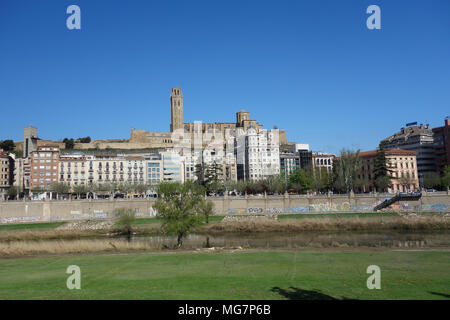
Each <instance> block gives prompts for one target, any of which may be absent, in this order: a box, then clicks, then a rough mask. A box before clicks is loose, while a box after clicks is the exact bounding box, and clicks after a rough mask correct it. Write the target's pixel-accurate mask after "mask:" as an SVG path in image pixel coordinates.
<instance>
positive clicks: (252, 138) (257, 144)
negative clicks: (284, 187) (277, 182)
mask: <svg viewBox="0 0 450 320" xmlns="http://www.w3.org/2000/svg"><path fill="white" fill-rule="evenodd" d="M236 141H237V147H236V155H237V156H236V162H237V178H238V179H239V180H261V179H265V178H267V177H269V176H272V175H277V174H280V153H279V152H280V151H279V138H278V130H277V129H273V130H260V131H259V132H258V131H257V129H256V128H255V127H249V128H248V130H247V131H246V132H245V133H242V134H240V135H239V136H238V137H237V139H236Z"/></svg>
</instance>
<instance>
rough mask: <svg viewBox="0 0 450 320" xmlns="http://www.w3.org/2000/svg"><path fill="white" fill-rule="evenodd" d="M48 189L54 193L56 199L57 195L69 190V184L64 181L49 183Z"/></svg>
mask: <svg viewBox="0 0 450 320" xmlns="http://www.w3.org/2000/svg"><path fill="white" fill-rule="evenodd" d="M50 191H52V192H54V193H56V199H59V195H61V194H67V193H69V192H70V186H69V185H68V184H66V183H63V182H58V183H54V184H52V185H51V187H50Z"/></svg>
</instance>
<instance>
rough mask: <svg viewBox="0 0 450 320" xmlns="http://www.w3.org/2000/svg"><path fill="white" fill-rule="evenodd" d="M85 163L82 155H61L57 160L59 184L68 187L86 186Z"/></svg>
mask: <svg viewBox="0 0 450 320" xmlns="http://www.w3.org/2000/svg"><path fill="white" fill-rule="evenodd" d="M87 173H88V172H87V163H86V157H84V156H83V155H61V156H60V158H59V182H63V183H66V184H68V185H70V186H76V185H86V184H87V181H88V179H87V177H88V175H87Z"/></svg>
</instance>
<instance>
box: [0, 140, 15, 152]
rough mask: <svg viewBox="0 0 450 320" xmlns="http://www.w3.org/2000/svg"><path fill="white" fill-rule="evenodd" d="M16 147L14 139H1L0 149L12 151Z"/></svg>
mask: <svg viewBox="0 0 450 320" xmlns="http://www.w3.org/2000/svg"><path fill="white" fill-rule="evenodd" d="M14 148H15V144H14V141H12V140H3V141H0V149H3V151H5V152H11V151H13V150H14Z"/></svg>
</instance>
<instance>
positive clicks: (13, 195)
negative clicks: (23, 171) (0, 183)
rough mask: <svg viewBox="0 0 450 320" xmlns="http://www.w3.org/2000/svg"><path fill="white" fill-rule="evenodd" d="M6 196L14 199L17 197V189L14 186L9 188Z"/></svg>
mask: <svg viewBox="0 0 450 320" xmlns="http://www.w3.org/2000/svg"><path fill="white" fill-rule="evenodd" d="M6 194H7V195H8V198H14V199H15V198H16V197H17V196H18V195H19V188H17V187H16V186H11V187H9V188H8V191H7V192H6Z"/></svg>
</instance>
